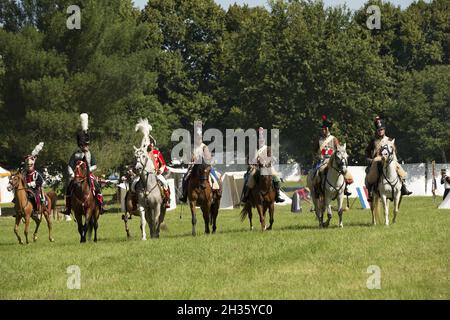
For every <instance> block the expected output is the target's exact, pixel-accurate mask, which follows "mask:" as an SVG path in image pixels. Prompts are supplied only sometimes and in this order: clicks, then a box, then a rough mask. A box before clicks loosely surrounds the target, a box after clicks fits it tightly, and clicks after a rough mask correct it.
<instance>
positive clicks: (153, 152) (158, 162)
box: [147, 141, 170, 208]
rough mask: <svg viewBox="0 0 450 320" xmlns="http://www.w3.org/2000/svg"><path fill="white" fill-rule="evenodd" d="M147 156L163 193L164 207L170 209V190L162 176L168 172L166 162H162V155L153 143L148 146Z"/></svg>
mask: <svg viewBox="0 0 450 320" xmlns="http://www.w3.org/2000/svg"><path fill="white" fill-rule="evenodd" d="M147 150H148V155H149V156H150V157H151V159H153V163H154V164H155V170H156V173H157V175H156V179H158V181H159V182H160V184H161V185H162V187H163V191H164V205H165V206H166V208H170V188H169V184H168V183H167V180H166V178H165V177H164V176H163V174H164V173H166V172H167V171H168V169H167V166H166V162H165V161H164V158H163V155H162V153H161V152H160V151H159V150H158V148H157V147H156V145H155V141H152V142H151V143H150V145H149V146H148V149H147Z"/></svg>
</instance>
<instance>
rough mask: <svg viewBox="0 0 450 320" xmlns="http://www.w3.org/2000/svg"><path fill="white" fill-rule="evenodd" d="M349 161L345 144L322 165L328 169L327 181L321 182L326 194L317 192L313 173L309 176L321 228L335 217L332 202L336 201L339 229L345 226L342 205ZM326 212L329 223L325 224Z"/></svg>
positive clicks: (326, 224) (326, 225)
mask: <svg viewBox="0 0 450 320" xmlns="http://www.w3.org/2000/svg"><path fill="white" fill-rule="evenodd" d="M347 159H348V154H347V151H346V144H344V145H343V146H338V147H337V150H336V151H335V153H334V154H333V155H332V156H331V157H330V159H329V160H328V161H327V162H324V163H323V164H322V165H326V166H327V167H328V171H327V174H326V176H325V179H324V180H323V181H322V182H321V185H322V189H323V191H324V193H322V192H317V191H316V190H315V189H316V187H317V186H316V185H315V183H314V175H313V171H311V173H310V174H309V175H308V186H309V188H310V189H311V197H312V200H313V203H314V210H315V212H316V216H317V219H318V220H319V228H324V227H325V228H326V227H328V226H329V225H330V220H331V218H332V217H333V212H332V209H331V202H332V201H333V200H335V199H337V202H338V214H339V227H341V228H342V227H343V226H344V224H343V221H342V215H343V212H344V209H343V207H342V205H343V203H344V191H345V175H346V174H347V167H348V160H347ZM317 194H319V196H317ZM325 210H327V221H326V222H323V216H324V214H325Z"/></svg>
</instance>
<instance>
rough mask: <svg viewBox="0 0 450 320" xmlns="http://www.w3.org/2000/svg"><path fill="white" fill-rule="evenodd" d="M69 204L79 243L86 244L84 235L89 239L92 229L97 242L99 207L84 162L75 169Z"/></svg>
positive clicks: (80, 162) (78, 163) (79, 162)
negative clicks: (75, 222) (76, 225)
mask: <svg viewBox="0 0 450 320" xmlns="http://www.w3.org/2000/svg"><path fill="white" fill-rule="evenodd" d="M71 204H72V210H73V211H74V213H75V220H76V221H77V224H78V232H79V233H80V237H81V240H80V242H81V243H84V242H86V235H87V236H88V238H89V239H90V238H91V236H92V229H94V242H97V228H98V219H99V216H100V206H99V204H98V202H97V199H96V198H95V196H94V194H93V192H92V189H91V177H90V172H89V168H88V165H87V163H86V162H85V161H78V162H77V165H76V167H75V178H74V180H73V185H72V197H71ZM83 217H84V224H83Z"/></svg>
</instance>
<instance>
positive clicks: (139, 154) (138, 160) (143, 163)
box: [134, 149, 158, 194]
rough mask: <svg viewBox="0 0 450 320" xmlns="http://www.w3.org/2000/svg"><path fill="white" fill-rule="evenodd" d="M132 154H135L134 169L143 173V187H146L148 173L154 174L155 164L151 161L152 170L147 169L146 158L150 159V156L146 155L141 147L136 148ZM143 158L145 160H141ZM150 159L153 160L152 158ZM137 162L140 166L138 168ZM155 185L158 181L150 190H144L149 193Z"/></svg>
mask: <svg viewBox="0 0 450 320" xmlns="http://www.w3.org/2000/svg"><path fill="white" fill-rule="evenodd" d="M134 155H135V156H136V167H135V168H136V170H137V171H138V172H140V173H144V174H145V186H144V188H146V187H147V184H148V179H149V177H150V175H156V169H155V168H156V166H155V165H154V162H153V170H152V171H148V170H147V163H148V160H149V159H150V157H149V156H148V155H146V154H145V151H143V150H142V149H138V150H136V152H135V153H134ZM143 158H145V161H143ZM151 160H152V161H153V158H152V159H151ZM138 164H139V165H140V166H141V168H138ZM157 186H158V183H156V184H155V186H154V187H153V188H151V189H150V190H148V191H145V193H146V194H150V192H152V191H153V190H154V189H155V188H156V187H157Z"/></svg>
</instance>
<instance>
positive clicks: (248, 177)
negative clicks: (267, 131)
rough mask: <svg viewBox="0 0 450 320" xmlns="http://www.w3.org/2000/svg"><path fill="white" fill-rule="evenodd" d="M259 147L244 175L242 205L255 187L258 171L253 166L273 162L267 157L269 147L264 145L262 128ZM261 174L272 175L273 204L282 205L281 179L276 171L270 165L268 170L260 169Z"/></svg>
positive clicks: (271, 158)
mask: <svg viewBox="0 0 450 320" xmlns="http://www.w3.org/2000/svg"><path fill="white" fill-rule="evenodd" d="M258 131H259V139H258V140H259V141H258V143H259V145H260V148H259V149H258V151H256V154H255V158H254V159H253V161H252V165H250V166H249V168H248V169H247V172H246V173H245V175H244V188H243V190H242V195H241V201H242V202H243V203H245V202H247V201H248V196H249V195H250V190H251V189H253V188H254V187H255V185H256V181H255V178H254V177H255V174H256V172H257V170H258V168H257V166H256V165H255V164H266V163H268V162H272V161H273V157H272V156H271V155H268V150H269V147H268V146H267V145H266V142H265V139H264V137H263V131H264V129H263V128H259V129H258ZM260 170H261V171H262V172H263V174H267V175H272V181H273V186H274V188H275V191H276V198H275V202H277V203H282V202H284V199H283V198H282V197H281V194H280V187H281V179H280V177H279V174H278V172H276V170H275V169H274V167H273V166H272V165H271V166H270V168H264V167H263V168H261V169H260ZM265 170H270V171H268V172H264V171H265Z"/></svg>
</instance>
